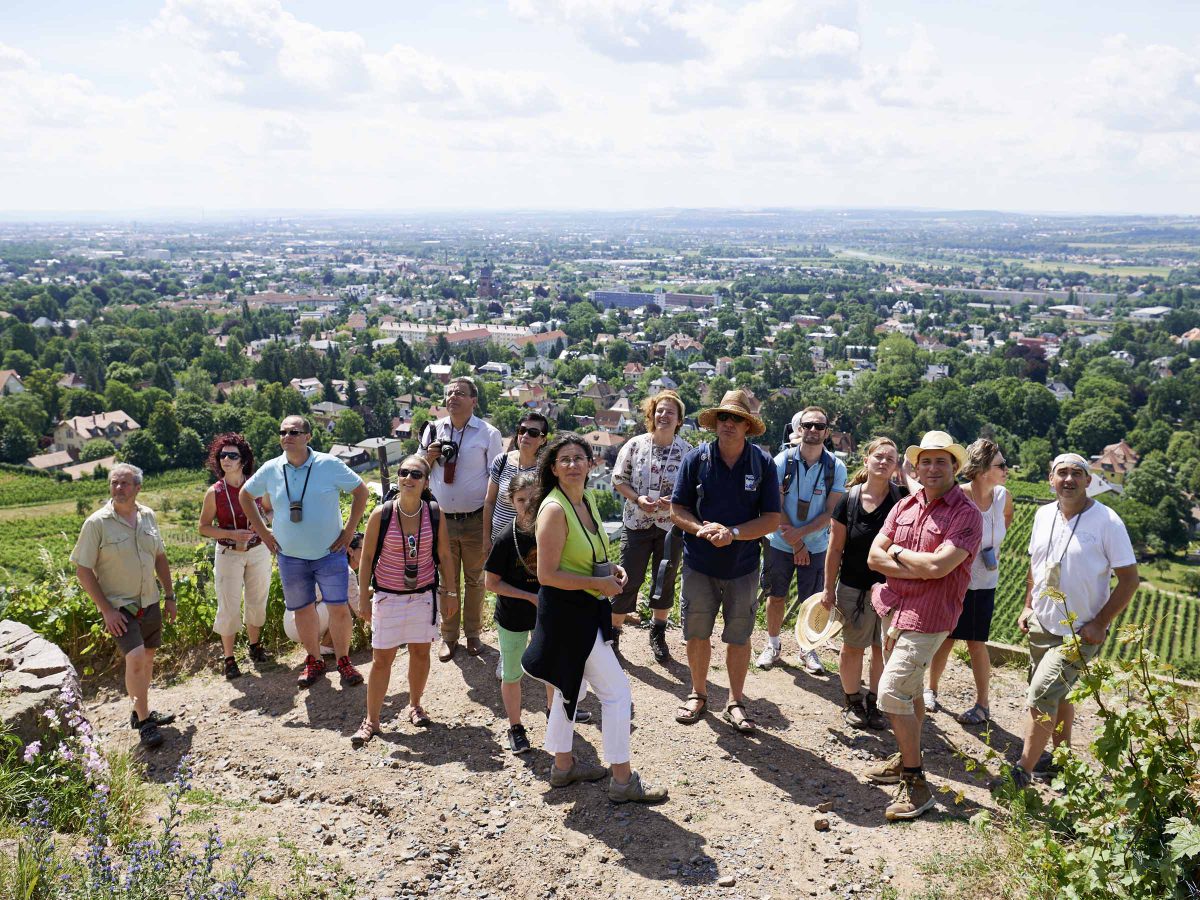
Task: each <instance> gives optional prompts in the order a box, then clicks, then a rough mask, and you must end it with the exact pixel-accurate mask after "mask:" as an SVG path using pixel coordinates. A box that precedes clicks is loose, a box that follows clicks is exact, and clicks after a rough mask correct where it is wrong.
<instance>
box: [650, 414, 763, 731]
mask: <svg viewBox="0 0 1200 900" xmlns="http://www.w3.org/2000/svg"><path fill="white" fill-rule="evenodd" d="M699 421H700V425H701V426H702V427H703V428H706V429H708V430H709V431H714V432H716V435H717V439H716V440H715V441H711V442H708V443H704V444H701V445H700V446H699V447H696V448H695V449H693V450H691V451H690V452H689V453H688V454H687V456H685V457H684V458H683V465H682V466H681V467H680V470H679V477H678V478H677V479H676V481H675V492H674V494H673V495H672V497H671V520H672V521H673V522H674V523H675V525H676V526H678V527H679V528H680V529H681V530H682V531H683V532H684V539H683V585H682V590H681V592H680V601H679V609H680V616H681V618H682V621H683V636H684V639H685V640H686V641H687V655H688V669H689V670H690V671H691V678H692V690H691V693H689V694H688V696H687V699H686V700H685V701H684V703H683V704H682V705H681V706H680V707H679V710H678V711H677V713H676V716H675V719H676V721H678V722H681V723H683V724H685V725H691V724H694V723H696V722H698V721H700V719H701V718H702V717H703V716H704V711H705V709H706V707H707V706H708V691H707V683H708V665H709V661H710V658H711V656H712V644H711V643H710V638H711V637H712V633H713V628H714V626H715V624H716V617H717V612H718V611H719V612H720V613H721V615H722V618H723V619H724V620H725V625H724V628H723V629H722V632H721V640H722V641H724V642H725V661H726V671H727V672H728V673H729V702H728V704H727V705H726V707H725V712H724V718H725V721H727V722H728V723H729V724H730V725H732V726H733V727H734V728H735V729H737V730H738V731H739V732H741V733H742V734H753V733H754V731H755V724H754V720H753V719H752V718H751V717H750V716H749V715H748V714H747V712H746V708H745V706H744V705H743V703H742V689H743V687H744V686H745V683H746V670H747V668H748V667H749V665H750V636H751V634H753V632H754V619H755V614H756V613H757V611H758V599H757V581H758V560H759V556H758V545H759V541H760V540H761V539H762V538H764V537H766V536H767V535H768V534H770V533H771V532H772V531H774V530H775V529H776V528H777V527H778V525H779V480H778V477H777V475H776V472H775V465H774V463H773V461H772V460H771V457H770V456H769V455H767V453H766V451H765V450H763V449H761V448H760V447H756V446H754V445H753V444H751V443H749V442H748V441H747V440H746V438H747V437H757V436H758V435H760V434H762V433H763V432H764V431H766V426H765V425H763V421H762V419H760V418H759V417H758V416H756V415H755V414H754V413H753V412H751V411H750V398H749V397H748V396H747V394H746V392H745V391H740V390H739V391H729V392H727V393H726V394H725V396H724V397H722V398H721V404H720V406H714V407H712V408H710V409H706V410H704V412H702V413H700V416H699Z"/></svg>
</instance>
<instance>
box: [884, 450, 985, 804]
mask: <svg viewBox="0 0 1200 900" xmlns="http://www.w3.org/2000/svg"><path fill="white" fill-rule="evenodd" d="M904 457H905V459H906V460H908V462H909V463H910V464H911V465H912V466H913V467H914V468H915V469H916V473H917V481H918V482H919V483H920V485H921V489H920V490H919V491H917V492H916V493H914V494H912V495H911V496H908V497H905V498H904V499H903V500H901V501H900V502H899V503H897V504H896V505H895V506H894V507H892V511H891V512H890V513H888V517H887V520H886V521H885V522H884V524H883V528H882V529H881V530H880V532H879V534H878V535H876V537H875V541H874V542H873V543H872V544H871V550H870V553H869V555H868V557H867V564H868V565H869V566H870V567H871V568H872V569H874V570H875V571H876V572H879V573H880V574H881V575H883V576H884V577H885V578H886V579H887V580H886V581H885V582H884V583H883V584H877V585H875V587H874V588H873V589H872V597H871V600H872V604H873V605H874V607H875V611H876V612H877V613H878V614H879V617H880V619H881V620H882V623H881V625H882V629H883V631H884V639H883V652H884V656H885V658H886V661H885V663H884V667H883V676H882V677H881V678H880V679H879V709H880V710H881V711H882V712H884V713H886V714H887V716H888V718H889V719H891V722H892V731H893V732H894V733H895V735H896V743H897V744H899V745H900V752H899V753H894V754H892V756H890V757H889V758H888V759H887V760H885V761H884V762H883V763H881V764H879V765H877V766H875V767H874V768H872V769H870V770H868V772H867V778H868V779H870V780H871V781H873V782H875V783H876V784H895V785H897V789H896V795H895V798H894V799H893V801H892V803H891V804H890V805H889V806H888V808H887V810H886V811H885V813H884V816H885V818H886V819H887V820H888V821H889V822H892V821H896V820H902V819H915V818H916V817H917V816H919V815H921V814H922V813H924V812H926V811H927V810H928V809H930V808H931V807H932V806H933V794H932V792H931V791H930V789H929V785H928V784H927V783H926V781H925V773H924V771H923V770H922V768H921V723H922V721H923V719H924V716H925V706H924V701H923V699H922V689H923V688H924V686H925V670H926V669H928V668H929V662H930V660H932V659H933V654H934V652H935V651H936V650H937V648H938V647H939V646H941V643H942V641H944V640H945V639H946V635H948V634H949V633H950V630H951V629H952V628H954V624H955V622H957V621H958V617H959V615H960V614H961V612H962V601H963V595H964V594H965V593H966V590H967V583H968V582H969V581H970V578H971V561H972V560H973V559H974V558H975V554H976V553H978V552H979V544H980V541H981V540H982V538H983V517H982V516H981V515H980V512H979V509H978V508H977V507H976V506H975V504H974V503H972V502H971V501H970V499H969V498H968V497H967V495H966V494H964V493H963V492H962V490H961V489H960V488H959V486H958V485H957V483H956V482H955V480H954V476H955V473H957V472H958V470H959V469H961V468H962V467H963V465H965V464H966V461H967V451H966V450H964V449H963V448H962V447H961V446H959V445H958V444H956V443H955V442H954V439H953V438H952V437H950V435H948V434H946V432H944V431H930V432H926V434H925V435H924V436H923V437H922V438H921V443H920V445H919V446H915V447H909V448H908V449H907V450H905V451H904Z"/></svg>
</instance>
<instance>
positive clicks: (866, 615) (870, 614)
mask: <svg viewBox="0 0 1200 900" xmlns="http://www.w3.org/2000/svg"><path fill="white" fill-rule="evenodd" d="M836 606H837V610H838V612H839V613H841V614H842V643H843V644H845V645H846V646H847V647H857V648H858V649H859V650H865V649H867V648H868V647H874V646H876V645H877V644H879V643H880V642H881V637H880V635H882V634H883V632H882V630H881V629H880V627H879V613H877V612H875V607H873V606H872V605H871V590H870V588H868V589H867V590H865V591H860V590H859V589H858V588H854V587H850V586H849V585H846V584H842V583H841V582H840V581H839V582H838V586H837V603H836ZM860 607H861V608H860Z"/></svg>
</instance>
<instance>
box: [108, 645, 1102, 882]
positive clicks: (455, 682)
mask: <svg viewBox="0 0 1200 900" xmlns="http://www.w3.org/2000/svg"><path fill="white" fill-rule="evenodd" d="M678 634H679V633H678V631H672V632H671V635H670V637H671V641H672V653H673V654H674V657H675V658H674V659H673V660H672V661H671V662H670V663H669V665H667V666H665V667H664V666H659V665H657V664H655V663H654V662H653V659H652V657H651V656H650V653H649V648H648V646H647V643H646V638H645V632H644V631H639V630H635V629H632V628H631V629H630V631H629V633H627V637H626V640H625V641H623V648H622V649H623V650H624V652H625V655H626V663H625V665H626V669H627V671H628V673H629V675H630V679H631V682H632V685H633V696H634V701H635V704H636V719H635V723H634V724H635V730H634V734H633V755H634V760H633V762H634V766H635V768H637V769H639V770H640V771H641V772H643V773H644V775H645V777H646V778H647V779H648V780H650V781H653V782H655V783H663V784H666V785H667V786H668V787H669V788H670V791H671V798H670V800H669V801H668V802H667V803H665V804H663V805H661V806H657V807H635V806H632V805H625V806H614V805H612V804H611V803H610V802H609V800H608V799H607V796H606V794H605V792H604V790H603V785H604V784H605V783H604V782H600V783H598V784H587V785H576V786H572V787H569V788H566V789H560V790H551V789H550V787H549V785H548V783H547V777H546V776H547V770H548V767H549V764H550V757H549V755H548V754H546V753H545V752H544V751H542V750H541V749H538V746H539V744H540V741H541V739H542V737H543V736H544V733H545V716H544V715H543V713H542V703H543V700H544V693H543V689H542V687H541V685H538V684H536V683H531V682H529V681H528V680H527V681H526V683H525V684H526V689H525V708H526V710H527V712H526V716H525V722H526V725H527V727H528V728H529V733H530V738H531V740H532V741H533V744H534V748H535V749H534V750H533V751H532V752H530V753H528V754H525V755H524V756H520V757H517V756H513V755H512V754H510V753H509V752H508V751H507V749H506V748H505V747H504V746H503V744H502V741H503V733H504V729H505V726H506V722H505V719H504V717H503V714H502V712H501V710H502V706H501V703H500V692H499V682H498V681H497V679H496V675H495V669H496V661H497V654H496V650H495V649H494V647H488V648H487V649H486V651H485V653H484V655H483V656H481V657H479V658H471V657H469V656H467V655H466V653H465V652H460V653H459V654H458V656H457V657H456V658H455V659H454V660H453V661H452V662H450V663H444V664H443V663H439V662H437V661H436V659H435V661H434V663H433V672H432V676H431V678H430V684H429V688H428V691H427V693H426V698H425V704H424V705H425V707H426V709H427V710H428V712H429V713H430V715H431V716H432V717H433V718H434V720H435V724H434V725H433V727H432V728H430V729H428V730H422V729H418V728H415V727H413V726H411V725H410V724H409V723H408V721H407V720H406V719H405V718H403V712H404V705H405V703H406V700H407V696H406V693H405V686H404V682H403V678H402V673H403V671H404V665H405V657H404V655H403V653H401V655H400V657H399V658H398V659H397V662H396V671H395V673H394V675H393V679H392V688H393V689H392V692H391V695H390V697H389V700H388V702H387V704H386V706H385V709H384V716H383V721H384V726H385V729H386V734H385V735H384V736H383V737H382V738H377V739H376V740H375V741H373V742H372V743H371V744H369V745H368V746H367V747H365V748H363V749H361V750H354V749H352V748H351V746H350V740H349V736H350V734H351V733H352V732H353V731H354V730H355V728H356V727H357V725H358V723H359V722H360V721H361V719H362V715H363V710H364V702H365V688H364V687H356V688H349V689H345V690H343V689H341V688H340V687H339V686H338V683H337V677H336V674H335V675H334V676H333V677H331V678H328V679H326V680H325V681H322V682H319V683H318V684H317V685H316V686H315V687H313V688H312V689H311V690H307V691H303V690H297V688H296V686H295V674H296V668H295V667H294V666H292V667H284V666H277V667H272V668H271V669H270V670H268V671H263V672H261V673H257V672H254V671H253V670H247V674H246V675H244V676H243V677H242V678H241V679H240V680H237V681H233V682H226V681H225V680H223V679H222V678H220V677H219V676H218V675H217V674H216V673H215V672H212V673H209V672H204V673H201V674H200V675H197V676H195V677H192V678H188V679H185V680H183V681H181V682H179V683H177V684H175V685H174V686H170V687H156V688H155V690H154V692H153V694H152V705H153V706H154V708H156V709H159V710H163V711H172V712H175V713H177V714H178V716H179V720H178V722H177V723H176V724H175V725H174V726H172V727H171V728H168V729H166V730H165V731H166V734H167V736H168V740H167V743H166V744H165V746H164V747H163V748H162V749H160V750H159V751H157V752H155V753H153V754H147V755H146V756H145V757H144V761H145V764H146V766H147V770H148V774H149V777H150V778H151V779H152V780H154V781H157V782H162V783H165V782H167V781H169V780H170V778H171V776H172V773H173V771H174V768H175V766H176V765H177V763H178V761H179V759H180V757H182V756H183V755H184V754H189V755H190V757H191V760H192V762H193V764H194V769H195V777H194V782H193V783H194V789H193V792H192V794H191V795H190V797H189V803H188V806H187V808H188V815H187V819H186V821H187V822H188V827H189V828H191V829H194V830H195V831H197V832H200V831H204V830H206V829H207V828H208V827H209V825H210V824H211V823H216V824H218V825H219V826H220V828H221V830H222V834H223V836H224V837H225V838H226V841H227V842H232V843H235V844H237V845H238V846H255V847H259V848H261V849H263V850H265V851H266V852H268V853H269V856H270V859H269V860H268V861H267V862H264V863H263V864H261V865H260V867H259V869H258V870H257V879H258V881H259V882H260V883H262V884H265V885H268V886H269V887H270V890H271V891H273V892H274V894H275V895H277V896H280V897H291V898H300V897H321V896H329V897H348V898H359V897H363V898H366V897H370V898H375V897H387V898H391V897H410V896H429V897H471V898H478V900H483V898H491V897H496V898H499V897H521V898H546V897H566V896H571V897H573V898H588V897H605V898H625V897H628V898H634V897H638V898H642V897H667V898H685V897H686V898H693V897H723V898H730V900H733V898H756V900H757V898H767V897H771V898H787V897H854V896H859V897H885V896H912V895H917V894H921V893H923V892H925V891H926V890H928V889H929V888H930V887H931V886H933V885H936V884H938V882H939V880H940V879H945V878H946V877H948V876H946V875H945V874H944V873H938V872H936V871H935V873H934V874H932V875H931V874H927V871H926V870H927V869H928V867H929V866H930V865H931V863H932V864H933V865H934V866H935V868H936V865H937V864H936V862H935V860H936V857H937V854H939V853H947V852H949V853H952V854H953V853H956V852H965V851H967V850H969V849H971V848H972V847H974V846H976V842H977V840H978V837H977V835H976V832H975V831H974V829H972V828H971V827H970V826H969V824H968V821H967V820H968V819H969V817H970V816H971V815H972V814H973V813H975V812H976V811H978V810H979V809H981V808H985V809H986V808H991V806H992V800H991V798H990V796H989V794H988V791H987V789H986V787H985V785H984V776H982V775H980V774H979V773H978V772H975V773H968V772H967V771H966V767H965V765H964V761H963V759H962V757H960V756H958V755H957V754H958V753H962V754H966V755H967V756H971V757H976V758H982V757H983V756H984V754H985V753H986V745H985V744H984V743H983V742H982V741H981V740H980V737H979V735H978V734H977V733H973V732H970V731H967V730H965V729H963V728H962V727H961V726H959V725H958V724H956V723H955V722H954V720H953V718H952V717H951V716H950V715H948V714H945V713H942V714H938V715H934V716H932V717H930V718H929V719H928V720H927V724H926V729H925V743H926V747H927V751H926V752H927V755H926V769H927V771H928V773H929V775H930V778H931V781H932V783H933V784H934V785H935V786H940V787H944V788H946V789H947V792H946V793H944V794H941V795H939V806H938V808H937V809H936V811H932V812H930V813H928V814H927V815H926V816H925V817H924V818H922V819H921V820H919V821H917V822H914V823H905V824H900V825H896V824H886V823H885V822H884V820H883V809H884V807H885V806H886V804H887V802H888V799H889V792H888V791H887V790H886V789H883V788H879V787H876V786H873V785H870V784H868V783H867V782H866V781H865V779H864V778H863V772H864V771H865V770H866V768H867V767H868V766H869V765H870V764H871V763H872V762H873V761H874V760H876V759H877V758H879V757H882V756H885V755H886V754H888V753H890V752H892V751H893V750H894V742H893V741H892V739H891V736H890V733H889V732H886V731H885V732H878V733H877V732H866V733H864V732H859V731H854V730H852V729H849V728H847V727H844V726H843V724H842V719H841V716H840V713H839V708H840V704H841V691H840V687H839V684H838V680H837V676H836V675H835V674H830V675H828V676H826V677H823V678H813V677H811V676H808V675H806V674H805V673H804V672H803V671H802V670H800V669H797V668H791V667H777V668H776V669H774V670H772V671H769V672H759V671H757V670H755V671H752V672H751V674H750V676H749V678H748V681H747V696H748V697H749V698H750V708H751V712H752V714H753V715H754V716H755V717H756V718H757V720H758V722H759V725H760V732H759V734H758V735H757V736H756V737H751V738H746V737H743V736H741V735H738V734H736V733H735V732H734V731H732V729H730V728H729V726H727V725H726V724H725V723H724V722H722V721H721V720H720V718H719V715H718V714H719V711H720V709H721V708H722V707H723V705H724V701H725V698H726V694H727V692H726V688H725V684H726V683H727V682H726V681H725V673H724V671H722V670H721V669H720V668H715V669H714V670H713V672H712V684H711V685H710V691H709V702H710V708H711V709H713V710H716V711H717V712H710V713H709V715H708V716H707V717H706V718H705V719H704V720H703V721H702V722H700V723H699V724H697V725H694V726H691V727H688V726H683V725H679V724H676V723H675V721H674V718H673V717H674V712H675V707H676V705H677V702H678V699H679V698H682V697H683V696H684V695H685V694H686V692H687V688H686V687H685V685H686V678H687V670H686V666H685V665H684V664H683V663H682V662H681V661H680V660H681V658H682V655H683V647H682V645H680V644H679V643H677V641H678ZM761 642H762V637H761V635H759V636H756V639H755V646H756V647H757V646H759V645H760V644H761ZM786 649H787V644H786V642H785V652H786ZM717 656H718V655H717V654H714V658H717ZM360 657H361V658H359V659H357V660H356V662H357V663H358V664H359V665H360V666H362V667H363V672H364V674H368V670H369V661H368V656H367V654H360ZM824 658H825V659H826V661H827V662H829V663H832V662H833V661H835V660H836V653H835V652H834V650H832V649H831V650H827V651H825V652H824ZM285 662H290V663H294V664H295V665H298V662H299V658H298V657H296V658H292V659H288V660H285ZM970 684H971V682H970V672H969V669H968V668H967V667H966V666H965V665H963V664H962V663H960V662H958V661H957V660H954V659H953V658H952V659H951V664H950V667H949V670H948V672H947V675H946V678H945V681H944V684H943V688H942V699H943V701H944V702H945V703H946V704H947V705H948V706H949V707H950V708H951V709H952V710H955V711H957V710H960V709H964V708H966V707H967V706H968V705H970V700H971V688H970ZM1023 690H1024V689H1023V673H1022V672H1021V671H1019V670H1017V669H1014V668H1005V669H998V670H997V671H996V673H995V680H994V686H993V700H992V712H993V715H994V716H995V718H996V722H995V724H994V727H993V729H992V732H991V740H992V743H993V746H995V747H996V749H998V750H1000V751H1002V752H1004V751H1007V752H1009V754H1010V755H1012V752H1013V751H1014V750H1015V747H1014V745H1015V743H1017V742H1018V738H1017V737H1016V735H1017V734H1019V731H1020V717H1021V714H1022V702H1021V701H1022V697H1023ZM583 708H584V709H590V710H592V711H593V713H594V714H595V715H596V716H597V718H598V714H599V706H598V704H597V703H596V700H595V698H594V697H589V698H588V699H587V700H586V701H584V704H583ZM89 709H90V715H91V716H92V718H93V721H94V722H95V723H96V725H97V726H98V728H99V729H100V730H101V732H102V734H103V739H104V740H105V741H106V742H107V743H109V744H110V745H112V744H115V745H121V746H126V745H127V746H131V747H132V746H134V745H135V744H136V735H135V733H134V732H133V731H132V730H130V728H129V726H128V716H129V707H128V703H127V701H126V700H125V699H124V697H123V696H121V695H120V694H118V693H115V692H108V691H104V692H101V693H100V694H99V695H97V696H95V697H94V698H93V699H92V701H91V702H90V704H89ZM1089 724H1090V723H1089V722H1087V721H1083V722H1081V723H1080V727H1079V730H1078V731H1077V734H1078V735H1086V734H1087V733H1089ZM599 747H600V731H599V728H598V725H597V724H588V725H584V726H580V727H579V729H578V732H577V742H576V749H577V753H578V754H579V755H580V756H581V757H583V758H585V759H588V760H594V759H595V758H596V755H597V753H598V749H599ZM956 795H960V796H959V797H958V802H956Z"/></svg>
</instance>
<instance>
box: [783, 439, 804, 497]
mask: <svg viewBox="0 0 1200 900" xmlns="http://www.w3.org/2000/svg"><path fill="white" fill-rule="evenodd" d="M799 471H800V448H799V447H789V448H788V449H787V452H786V455H785V456H784V457H783V484H782V485H780V487H779V491H780V493H783V494H786V493H787V492H788V489H789V488H790V487H791V486H792V482H793V481H795V480H796V475H797V474H798V473H799Z"/></svg>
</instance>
